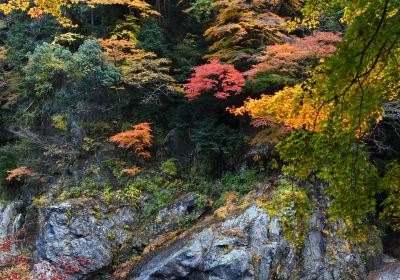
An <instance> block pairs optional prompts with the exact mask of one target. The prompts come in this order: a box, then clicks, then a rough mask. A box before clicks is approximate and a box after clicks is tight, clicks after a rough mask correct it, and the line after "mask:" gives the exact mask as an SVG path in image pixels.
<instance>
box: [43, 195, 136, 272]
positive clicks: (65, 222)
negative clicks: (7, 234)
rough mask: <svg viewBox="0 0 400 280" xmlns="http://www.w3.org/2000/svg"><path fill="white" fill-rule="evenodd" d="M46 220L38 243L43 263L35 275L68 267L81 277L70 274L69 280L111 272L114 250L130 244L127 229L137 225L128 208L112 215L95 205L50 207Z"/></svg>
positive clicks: (93, 202)
mask: <svg viewBox="0 0 400 280" xmlns="http://www.w3.org/2000/svg"><path fill="white" fill-rule="evenodd" d="M43 216H44V217H43V220H44V224H43V226H42V228H41V232H40V234H39V237H38V240H37V250H38V253H39V257H40V259H41V260H42V262H41V263H39V264H37V265H36V266H35V271H41V270H42V271H43V270H44V269H46V267H48V263H52V264H56V266H57V268H58V269H61V270H64V271H65V270H66V267H67V266H74V268H76V269H74V270H79V273H70V275H69V278H70V279H81V278H84V277H85V275H88V274H91V273H94V272H98V271H101V270H104V269H107V268H109V267H110V266H111V263H112V259H113V253H114V250H116V249H117V248H118V247H119V246H121V245H122V244H123V243H124V242H126V241H127V240H129V237H130V233H129V231H127V230H126V228H127V227H131V226H132V225H133V224H134V222H135V214H134V212H133V211H132V210H131V209H130V208H129V207H128V206H122V207H120V208H117V209H114V210H112V211H110V210H108V209H107V207H105V206H104V205H101V204H98V203H97V202H95V201H87V202H84V203H82V204H80V203H75V204H74V203H71V202H65V203H61V204H58V205H54V206H50V207H47V208H45V209H44V213H43ZM67 279H68V278H67Z"/></svg>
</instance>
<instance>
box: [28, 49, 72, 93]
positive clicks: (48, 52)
mask: <svg viewBox="0 0 400 280" xmlns="http://www.w3.org/2000/svg"><path fill="white" fill-rule="evenodd" d="M28 57H29V62H28V64H27V66H26V67H25V69H24V72H25V82H26V87H27V88H32V89H33V90H34V92H35V94H36V96H37V97H39V98H41V99H46V98H49V95H50V94H51V93H52V92H53V90H54V87H55V86H57V85H58V84H60V83H61V82H62V81H63V80H65V79H66V77H67V75H68V74H70V72H71V71H73V69H72V68H73V65H72V63H71V62H72V54H71V52H70V51H69V50H67V49H65V48H64V47H62V46H60V45H56V44H54V45H53V44H48V43H43V44H42V45H40V46H38V47H37V48H36V49H35V51H34V52H33V53H32V54H29V55H28Z"/></svg>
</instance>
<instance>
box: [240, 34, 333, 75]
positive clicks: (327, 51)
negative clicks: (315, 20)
mask: <svg viewBox="0 0 400 280" xmlns="http://www.w3.org/2000/svg"><path fill="white" fill-rule="evenodd" d="M340 40H341V37H340V36H339V35H337V34H334V33H331V32H315V33H314V34H313V35H312V36H307V37H304V38H299V37H290V38H289V40H288V42H287V43H285V44H275V45H272V46H268V47H267V48H266V50H265V51H264V52H263V54H262V55H261V56H260V57H258V61H259V63H258V64H256V65H255V66H254V67H253V68H252V69H250V70H249V71H247V72H246V73H245V75H246V76H248V77H249V78H254V77H256V76H257V75H258V74H259V73H262V72H296V71H299V70H302V69H301V65H302V64H303V63H304V61H306V60H307V59H319V58H325V57H328V56H329V55H331V54H333V53H334V52H335V51H336V46H335V45H334V44H335V43H336V42H339V41H340Z"/></svg>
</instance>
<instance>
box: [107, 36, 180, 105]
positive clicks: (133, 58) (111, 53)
mask: <svg viewBox="0 0 400 280" xmlns="http://www.w3.org/2000/svg"><path fill="white" fill-rule="evenodd" d="M101 44H102V46H103V48H104V50H105V54H106V57H107V59H108V60H109V61H110V62H112V63H114V65H115V66H116V67H118V69H120V71H121V73H122V79H121V81H122V83H123V84H124V85H125V86H132V87H135V88H138V89H141V90H142V91H143V92H144V97H143V98H142V103H145V104H148V103H156V104H159V103H161V101H160V98H161V96H163V95H168V94H169V93H172V92H177V91H180V89H179V88H178V87H177V86H176V85H175V79H174V78H173V77H172V76H171V75H170V74H169V72H170V69H169V64H170V60H168V59H166V58H158V57H157V55H156V54H155V53H152V52H146V51H144V50H141V49H138V48H136V46H135V44H133V43H132V42H130V41H127V40H112V39H105V40H102V41H101Z"/></svg>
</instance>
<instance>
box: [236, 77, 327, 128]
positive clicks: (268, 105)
mask: <svg viewBox="0 0 400 280" xmlns="http://www.w3.org/2000/svg"><path fill="white" fill-rule="evenodd" d="M305 85H306V83H304V84H298V85H296V86H294V87H285V88H284V89H283V90H281V91H278V92H276V93H275V94H274V95H266V94H264V95H262V96H261V98H259V99H248V100H246V102H245V103H244V105H243V106H242V107H240V108H237V109H229V110H230V111H231V112H233V113H234V114H236V115H243V114H244V113H247V114H248V115H249V116H250V117H251V118H252V120H253V124H254V125H256V126H261V125H276V124H278V125H282V126H285V127H287V128H290V129H302V128H305V129H308V130H310V131H314V130H316V129H318V124H319V123H321V122H322V121H325V120H326V117H327V116H326V112H325V111H320V112H319V115H318V118H316V116H317V112H318V108H319V106H320V105H321V104H320V103H315V102H316V101H317V100H314V99H313V98H312V94H313V93H312V92H311V91H310V92H307V91H304V90H303V88H304V87H305ZM314 93H315V92H314Z"/></svg>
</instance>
